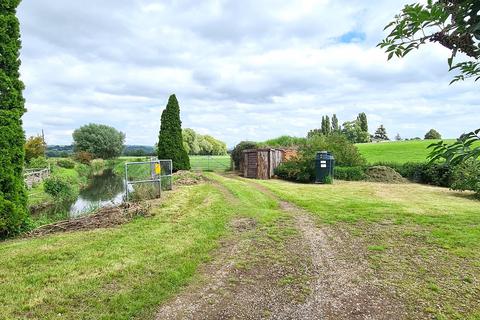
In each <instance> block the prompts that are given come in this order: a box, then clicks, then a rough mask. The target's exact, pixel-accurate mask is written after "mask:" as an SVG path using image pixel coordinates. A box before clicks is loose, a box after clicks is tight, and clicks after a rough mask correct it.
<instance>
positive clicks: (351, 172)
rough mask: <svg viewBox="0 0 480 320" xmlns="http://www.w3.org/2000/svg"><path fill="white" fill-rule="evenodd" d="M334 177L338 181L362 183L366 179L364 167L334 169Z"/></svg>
mask: <svg viewBox="0 0 480 320" xmlns="http://www.w3.org/2000/svg"><path fill="white" fill-rule="evenodd" d="M334 177H335V179H338V180H346V181H362V180H365V179H366V177H367V176H366V175H365V167H359V166H358V167H335V170H334Z"/></svg>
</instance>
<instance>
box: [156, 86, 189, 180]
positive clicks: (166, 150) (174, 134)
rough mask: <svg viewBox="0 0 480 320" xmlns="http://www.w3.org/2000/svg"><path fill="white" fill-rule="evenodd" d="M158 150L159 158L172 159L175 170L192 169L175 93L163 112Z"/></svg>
mask: <svg viewBox="0 0 480 320" xmlns="http://www.w3.org/2000/svg"><path fill="white" fill-rule="evenodd" d="M157 152H158V158H159V159H172V162H173V171H174V172H176V171H178V170H190V159H189V158H188V153H187V151H185V147H184V146H183V138H182V121H181V120H180V107H179V106H178V101H177V97H175V95H174V94H172V95H171V96H170V98H169V99H168V104H167V107H166V108H165V110H163V112H162V120H161V125H160V134H159V137H158V151H157Z"/></svg>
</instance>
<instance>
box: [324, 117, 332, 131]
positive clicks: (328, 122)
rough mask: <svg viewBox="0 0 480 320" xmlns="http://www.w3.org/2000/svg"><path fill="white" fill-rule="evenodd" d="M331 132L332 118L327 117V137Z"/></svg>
mask: <svg viewBox="0 0 480 320" xmlns="http://www.w3.org/2000/svg"><path fill="white" fill-rule="evenodd" d="M330 132H331V125H330V117H329V116H325V135H329V134H330Z"/></svg>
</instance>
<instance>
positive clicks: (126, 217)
mask: <svg viewBox="0 0 480 320" xmlns="http://www.w3.org/2000/svg"><path fill="white" fill-rule="evenodd" d="M149 215H150V206H149V205H147V204H145V203H128V204H123V205H121V206H118V207H113V208H112V207H107V208H102V209H100V210H99V211H97V212H96V213H94V214H91V215H86V216H83V217H80V218H76V219H71V220H64V221H59V222H56V223H52V224H48V225H45V226H41V227H40V228H37V229H35V230H32V231H31V232H29V233H28V234H27V236H28V237H37V236H43V235H48V234H52V233H57V232H69V231H80V230H92V229H98V228H110V227H115V226H118V225H121V224H124V223H127V222H129V221H131V220H133V219H134V218H136V217H146V216H149Z"/></svg>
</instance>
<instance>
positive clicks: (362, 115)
mask: <svg viewBox="0 0 480 320" xmlns="http://www.w3.org/2000/svg"><path fill="white" fill-rule="evenodd" d="M357 120H358V122H359V123H360V128H361V129H362V131H363V132H368V121H367V115H366V114H365V112H362V113H360V114H358V117H357Z"/></svg>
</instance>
